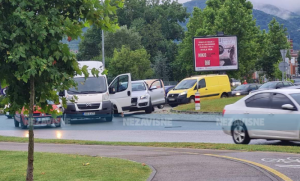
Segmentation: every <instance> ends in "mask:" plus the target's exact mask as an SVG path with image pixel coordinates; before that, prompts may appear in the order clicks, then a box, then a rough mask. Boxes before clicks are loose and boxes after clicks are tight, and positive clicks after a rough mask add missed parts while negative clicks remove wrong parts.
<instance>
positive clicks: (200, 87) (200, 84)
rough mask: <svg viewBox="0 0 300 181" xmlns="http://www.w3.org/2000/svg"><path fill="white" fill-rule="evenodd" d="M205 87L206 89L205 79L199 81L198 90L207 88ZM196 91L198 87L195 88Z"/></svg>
mask: <svg viewBox="0 0 300 181" xmlns="http://www.w3.org/2000/svg"><path fill="white" fill-rule="evenodd" d="M205 87H206V82H205V79H201V80H199V82H198V89H202V88H205ZM196 89H197V86H195V90H196Z"/></svg>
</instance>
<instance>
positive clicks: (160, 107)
mask: <svg viewBox="0 0 300 181" xmlns="http://www.w3.org/2000/svg"><path fill="white" fill-rule="evenodd" d="M164 107H165V106H164V105H159V106H157V108H158V109H163V108H164Z"/></svg>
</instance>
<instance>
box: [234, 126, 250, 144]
mask: <svg viewBox="0 0 300 181" xmlns="http://www.w3.org/2000/svg"><path fill="white" fill-rule="evenodd" d="M231 136H232V139H233V141H234V143H235V144H243V145H247V144H249V143H250V141H251V139H250V137H249V134H248V131H247V128H246V126H245V124H244V123H243V122H241V121H235V122H234V123H233V125H232V129H231Z"/></svg>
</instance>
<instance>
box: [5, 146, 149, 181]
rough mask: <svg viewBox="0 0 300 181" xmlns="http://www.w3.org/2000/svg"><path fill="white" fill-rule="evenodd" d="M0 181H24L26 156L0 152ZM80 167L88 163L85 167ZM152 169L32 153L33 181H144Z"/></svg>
mask: <svg viewBox="0 0 300 181" xmlns="http://www.w3.org/2000/svg"><path fill="white" fill-rule="evenodd" d="M0 163H1V164H0V177H1V178H0V180H5V181H10V180H11V181H17V180H25V179H26V168H27V152H17V151H0ZM83 163H89V165H87V166H84V165H83ZM150 173H151V169H150V168H149V167H148V166H142V164H141V163H136V162H131V161H128V160H122V159H117V158H105V157H102V158H101V157H90V156H78V155H66V154H55V153H39V152H36V153H35V160H34V179H35V180H47V181H58V180H64V181H67V180H70V181H84V180H97V181H98V180H105V181H106V180H128V181H132V180H147V178H148V177H149V176H150Z"/></svg>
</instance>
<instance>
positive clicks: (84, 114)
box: [59, 61, 132, 123]
mask: <svg viewBox="0 0 300 181" xmlns="http://www.w3.org/2000/svg"><path fill="white" fill-rule="evenodd" d="M78 63H79V66H80V67H83V66H84V65H86V66H88V71H89V77H88V78H86V79H85V77H84V75H76V76H75V77H74V80H75V82H77V83H78V86H77V88H78V89H75V88H70V89H69V90H65V91H63V92H60V93H59V95H60V96H64V97H66V98H67V108H65V109H64V120H65V121H66V123H72V122H73V121H76V120H85V119H97V118H105V119H106V121H112V120H113V115H114V114H118V113H123V111H125V110H129V109H130V108H131V91H132V90H131V75H130V74H129V73H128V74H121V75H118V76H117V77H116V78H115V79H114V80H113V81H112V82H111V84H110V86H108V84H107V78H106V75H102V72H103V71H104V70H103V64H102V62H99V61H79V62H78ZM93 68H96V69H97V70H99V72H100V73H99V76H98V77H94V76H93V75H92V74H91V70H92V69H93ZM75 95H76V97H77V100H76V101H75V103H72V102H71V101H70V100H72V97H73V96H75Z"/></svg>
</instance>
